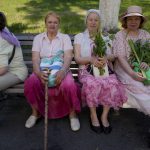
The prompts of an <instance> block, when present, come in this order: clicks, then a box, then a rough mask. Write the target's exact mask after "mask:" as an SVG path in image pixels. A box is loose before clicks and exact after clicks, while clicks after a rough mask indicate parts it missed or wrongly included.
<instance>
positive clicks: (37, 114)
mask: <svg viewBox="0 0 150 150" xmlns="http://www.w3.org/2000/svg"><path fill="white" fill-rule="evenodd" d="M31 108H32V115H33V116H35V117H39V116H40V115H39V113H38V111H37V110H36V109H35V108H34V107H33V106H31Z"/></svg>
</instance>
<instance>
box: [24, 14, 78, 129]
mask: <svg viewBox="0 0 150 150" xmlns="http://www.w3.org/2000/svg"><path fill="white" fill-rule="evenodd" d="M45 25H46V29H47V30H46V32H44V33H41V34H39V35H37V36H36V37H35V38H34V41H33V47H32V61H33V69H34V73H33V74H32V75H31V76H30V77H29V78H28V79H27V80H26V82H25V96H26V98H27V100H28V102H29V103H30V105H31V107H32V114H31V116H30V117H29V118H28V120H27V121H26V123H25V127H27V128H31V127H33V126H34V125H35V123H36V121H37V119H38V118H39V117H41V116H44V101H45V96H44V83H45V82H46V81H47V80H48V74H47V73H45V72H43V71H41V69H40V63H41V59H43V58H48V57H49V58H50V57H53V56H55V55H56V54H57V52H58V51H60V50H63V51H64V56H63V59H64V61H63V65H62V67H61V69H60V70H59V71H58V72H57V74H56V81H55V83H56V86H55V87H52V88H49V89H48V96H49V97H48V99H49V101H48V110H49V111H48V118H51V119H55V118H61V117H64V116H66V115H69V118H70V124H71V129H72V130H73V131H77V130H79V128H80V124H79V120H78V118H77V115H76V112H79V111H80V102H79V99H78V96H77V86H76V84H75V82H74V79H73V77H72V74H71V72H70V71H69V66H70V64H71V61H72V50H73V47H72V45H71V40H70V38H69V36H68V35H66V34H62V33H60V32H58V29H59V25H60V17H59V16H58V15H57V14H56V13H54V12H49V13H48V14H47V15H46V17H45Z"/></svg>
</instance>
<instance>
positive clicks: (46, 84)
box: [44, 69, 50, 150]
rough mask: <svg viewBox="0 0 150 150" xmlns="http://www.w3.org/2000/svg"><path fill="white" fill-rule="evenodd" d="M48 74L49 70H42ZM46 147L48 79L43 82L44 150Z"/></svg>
mask: <svg viewBox="0 0 150 150" xmlns="http://www.w3.org/2000/svg"><path fill="white" fill-rule="evenodd" d="M44 71H46V73H47V74H48V75H49V74H50V70H49V69H46V70H44ZM47 149H48V81H46V82H45V118H44V150H47Z"/></svg>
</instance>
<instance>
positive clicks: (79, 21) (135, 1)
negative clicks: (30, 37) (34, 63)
mask: <svg viewBox="0 0 150 150" xmlns="http://www.w3.org/2000/svg"><path fill="white" fill-rule="evenodd" d="M0 1H1V2H0V8H1V11H3V12H4V13H5V14H6V16H7V20H8V26H9V28H10V29H11V30H12V31H13V32H14V33H40V32H43V31H44V30H45V25H44V16H45V15H46V13H47V12H48V11H55V12H57V13H58V14H59V15H60V16H61V29H60V30H61V31H62V32H64V33H71V34H76V33H78V32H81V31H83V30H84V28H85V26H84V16H85V14H86V10H88V9H90V8H95V9H98V7H99V0H0ZM129 5H140V6H142V8H143V10H144V14H145V15H146V16H148V20H149V21H148V22H147V24H146V25H145V28H146V29H147V30H148V31H150V11H149V6H150V0H122V3H121V7H120V13H122V12H123V11H125V10H126V8H127V7H128V6H129Z"/></svg>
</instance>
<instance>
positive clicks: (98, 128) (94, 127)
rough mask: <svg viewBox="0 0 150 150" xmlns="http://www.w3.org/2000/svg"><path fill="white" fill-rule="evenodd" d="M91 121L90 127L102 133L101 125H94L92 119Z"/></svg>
mask: <svg viewBox="0 0 150 150" xmlns="http://www.w3.org/2000/svg"><path fill="white" fill-rule="evenodd" d="M89 122H90V128H91V130H93V131H94V132H96V133H97V134H100V133H101V132H102V129H101V126H94V125H93V124H92V121H91V119H90V121H89Z"/></svg>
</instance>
